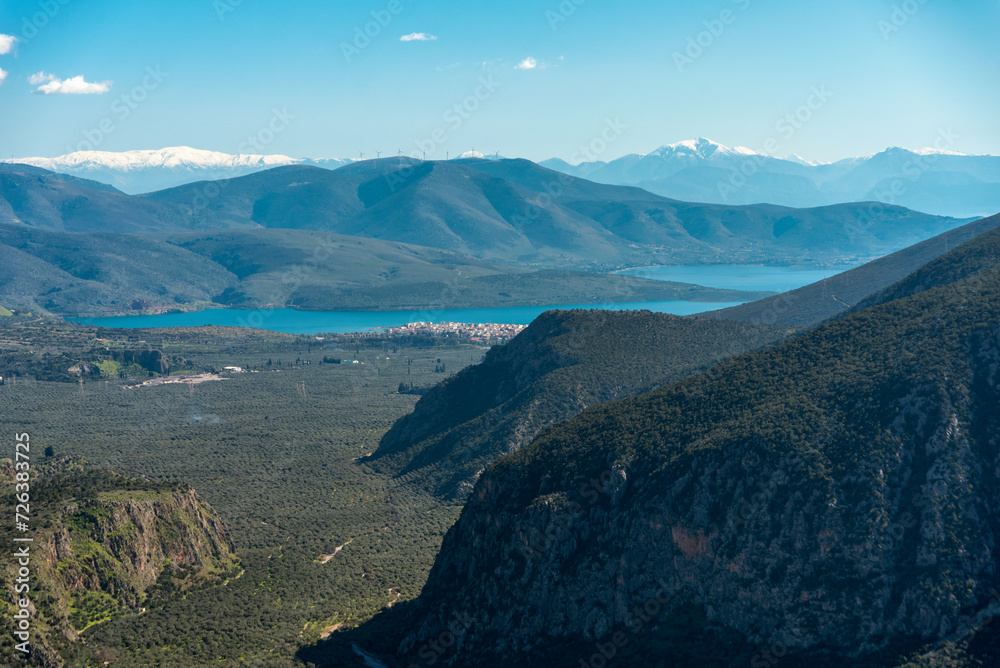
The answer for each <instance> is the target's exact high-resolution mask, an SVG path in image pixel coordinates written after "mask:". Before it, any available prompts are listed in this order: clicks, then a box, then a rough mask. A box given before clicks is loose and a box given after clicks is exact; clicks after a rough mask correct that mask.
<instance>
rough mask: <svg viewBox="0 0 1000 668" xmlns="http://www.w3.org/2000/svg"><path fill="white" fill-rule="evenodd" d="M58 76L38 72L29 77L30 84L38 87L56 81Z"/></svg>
mask: <svg viewBox="0 0 1000 668" xmlns="http://www.w3.org/2000/svg"><path fill="white" fill-rule="evenodd" d="M55 78H56V75H54V74H46V73H45V72H36V73H35V74H32V75H31V76H30V77H28V83H30V84H31V85H32V86H38V85H41V84H43V83H46V82H49V81H55Z"/></svg>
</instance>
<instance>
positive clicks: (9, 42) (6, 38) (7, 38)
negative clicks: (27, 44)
mask: <svg viewBox="0 0 1000 668" xmlns="http://www.w3.org/2000/svg"><path fill="white" fill-rule="evenodd" d="M16 41H17V38H16V37H14V36H13V35H0V56H2V55H4V54H5V53H10V52H11V51H13V50H14V42H16Z"/></svg>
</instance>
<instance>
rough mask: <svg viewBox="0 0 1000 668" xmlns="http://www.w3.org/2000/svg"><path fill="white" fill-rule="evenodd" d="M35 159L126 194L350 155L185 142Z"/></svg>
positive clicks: (331, 164)
mask: <svg viewBox="0 0 1000 668" xmlns="http://www.w3.org/2000/svg"><path fill="white" fill-rule="evenodd" d="M16 162H17V163H20V164H25V165H33V166H35V167H41V168H43V169H47V170H50V171H53V172H59V173H61V174H70V175H73V176H79V177H82V178H86V179H92V180H95V181H100V182H102V183H106V184H108V185H112V186H114V187H115V188H117V189H118V190H121V191H122V192H125V193H128V194H130V195H137V194H140V193H147V192H153V191H154V190H163V189H165V188H173V187H175V186H179V185H184V184H186V183H194V182H195V181H214V180H217V179H230V178H234V177H237V176H245V175H246V174H253V173H254V172H259V171H261V170H265V169H270V168H272V167H280V166H282V165H312V166H314V167H324V168H326V169H337V168H338V167H343V166H344V165H347V164H350V163H351V162H353V161H352V160H347V159H343V160H340V159H336V158H321V159H317V160H312V159H308V158H291V157H289V156H287V155H230V154H228V153H220V152H218V151H203V150H200V149H195V148H188V147H187V146H174V147H169V148H163V149H157V150H148V151H147V150H140V151H123V152H120V153H115V152H112V151H77V152H76V153H69V154H67V155H62V156H59V157H57V158H21V159H19V160H17V161H16Z"/></svg>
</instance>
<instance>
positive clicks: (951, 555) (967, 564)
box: [395, 233, 1000, 667]
mask: <svg viewBox="0 0 1000 668" xmlns="http://www.w3.org/2000/svg"><path fill="white" fill-rule="evenodd" d="M980 242H981V243H987V244H990V245H993V246H994V247H1000V234H997V233H993V235H992V236H990V237H984V238H983V239H981V240H980ZM980 251H981V246H976V245H970V246H963V247H960V248H959V249H956V250H955V251H953V252H952V254H950V261H951V262H953V263H962V262H964V261H965V260H966V259H967V258H968V257H969V255H970V254H977V253H978V254H980V255H979V256H980V257H982V254H981V253H980ZM936 275H937V276H938V279H937V280H924V281H921V282H920V289H919V290H908V291H903V293H905V294H906V295H907V296H903V297H901V298H898V299H888V300H887V301H885V302H884V303H881V304H878V305H874V306H871V307H870V308H867V309H865V310H862V311H859V312H857V313H854V314H852V315H850V316H847V317H844V318H842V319H840V320H837V321H835V322H832V323H828V324H826V325H824V326H821V327H819V328H818V329H816V330H814V331H812V332H810V333H809V334H807V335H804V336H802V337H799V338H796V339H793V340H791V341H788V342H786V343H783V344H780V345H777V346H775V347H773V348H770V349H767V350H764V351H761V352H758V353H753V354H749V355H743V356H740V357H736V358H733V359H730V360H727V361H724V362H721V363H720V364H718V365H716V366H715V367H714V368H713V369H711V370H709V371H708V372H706V373H703V374H699V375H697V376H694V377H691V378H689V379H687V380H685V381H682V382H680V383H677V384H675V385H671V386H669V387H665V388H663V389H660V390H657V391H654V392H651V393H648V394H644V395H642V396H639V397H636V398H632V399H627V400H624V401H619V402H614V403H611V404H605V405H602V406H598V407H595V408H591V409H588V410H586V411H584V412H583V413H582V414H581V415H579V416H578V417H576V418H575V419H573V420H571V421H569V422H567V423H565V424H563V425H560V426H558V427H555V428H554V429H552V430H550V431H548V432H546V433H544V434H543V435H541V436H540V437H539V438H537V439H536V440H535V441H534V442H533V443H532V444H531V445H530V446H528V447H526V448H524V449H522V450H520V451H519V452H517V453H515V454H513V455H510V456H508V457H504V458H502V459H501V460H500V461H499V462H497V463H496V464H495V465H494V466H492V467H490V468H489V469H488V470H487V471H486V472H485V473H484V474H483V475H482V477H481V478H480V479H479V481H478V483H477V484H476V486H475V489H474V491H473V493H472V495H471V496H470V497H469V501H468V504H467V505H466V507H465V509H464V511H463V513H462V516H461V518H460V520H459V521H458V523H457V524H456V525H455V527H454V528H453V529H452V530H451V531H450V532H449V534H448V535H447V537H446V539H445V541H444V544H443V546H442V550H441V553H440V556H439V558H438V560H437V562H436V564H435V566H434V569H433V571H432V573H431V576H430V578H429V581H428V583H427V586H426V588H425V590H424V592H423V594H422V595H421V597H420V598H419V599H418V600H417V602H416V604H415V605H414V606H413V607H412V609H411V610H410V611H409V612H408V615H409V616H408V618H407V619H406V620H405V624H406V626H405V627H404V630H400V631H398V632H397V634H396V635H395V640H396V641H398V645H397V646H396V648H395V655H396V656H395V659H396V660H398V661H401V662H404V665H407V664H408V663H409V662H413V663H417V664H421V662H424V664H425V663H426V660H427V657H430V656H433V657H434V658H435V660H436V661H440V662H441V663H445V664H446V665H452V666H473V665H486V664H490V663H493V664H496V665H499V662H516V663H517V664H518V665H528V666H533V665H538V666H542V665H544V666H547V667H553V666H563V665H565V666H580V665H585V666H586V665H591V666H596V665H607V664H608V663H609V662H610V660H611V659H616V660H619V661H621V662H622V663H621V665H678V666H689V665H690V666H696V665H697V666H704V665H720V666H721V665H742V666H745V665H747V664H748V663H749V664H750V665H752V666H772V665H783V666H798V665H812V666H816V665H852V666H895V665H902V664H904V663H906V662H907V661H908V660H909V661H910V663H907V665H913V666H916V665H962V666H973V665H984V666H985V665H998V664H997V661H1000V651H998V649H997V647H998V644H1000V643H998V640H997V639H998V634H997V630H998V629H997V624H996V622H994V623H993V624H991V623H990V622H991V621H992V620H993V618H994V616H996V615H997V614H1000V594H998V592H1000V572H998V565H1000V411H998V409H997V407H998V406H1000V324H998V323H1000V269H998V268H997V267H996V265H995V263H994V264H993V265H992V266H989V264H988V263H985V264H983V265H982V266H980V268H979V270H978V271H977V272H974V273H973V274H971V275H969V274H965V275H964V277H961V276H962V274H961V272H960V273H958V274H954V273H948V272H938V273H937V274H936ZM456 613H458V614H461V615H462V616H463V617H462V620H463V621H462V623H461V624H459V625H456V623H455V619H456ZM421 665H423V664H421Z"/></svg>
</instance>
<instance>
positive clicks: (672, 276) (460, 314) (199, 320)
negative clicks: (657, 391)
mask: <svg viewBox="0 0 1000 668" xmlns="http://www.w3.org/2000/svg"><path fill="white" fill-rule="evenodd" d="M842 271H845V269H844V268H839V269H800V268H796V267H755V266H740V265H705V266H697V267H641V268H638V269H628V270H626V271H622V272H620V273H622V274H626V275H629V276H641V277H643V278H652V279H656V280H661V281H678V282H681V283H694V284H695V285H703V286H705V287H709V288H724V289H735V290H752V291H768V292H786V291H788V290H794V289H795V288H799V287H802V286H803V285H807V284H809V283H813V282H815V281H820V280H822V279H824V278H829V277H830V276H835V275H836V274H839V273H840V272H842ZM740 303H742V302H725V303H723V302H685V301H659V302H624V303H614V304H559V305H553V306H524V307H509V308H470V309H431V310H423V311H378V312H373V311H293V310H291V309H273V310H257V311H248V310H242V309H214V310H208V311H198V312H195V313H170V314H165V315H138V316H121V317H117V318H81V319H77V320H76V322H82V323H87V324H91V325H101V326H103V327H123V328H130V329H134V328H139V327H141V328H147V327H198V326H201V325H222V326H231V327H254V328H257V329H271V330H274V331H278V332H287V333H289V334H319V333H330V334H343V333H346V332H367V331H369V330H372V329H377V328H379V327H398V326H400V325H405V324H407V323H410V322H442V321H447V322H496V323H504V324H511V325H527V324H529V323H530V322H531V321H532V320H534V319H535V318H537V317H538V316H539V315H540V314H542V313H544V312H545V311H548V310H550V309H602V310H606V311H626V310H639V309H648V310H650V311H655V312H657V313H672V314H674V315H691V314H693V313H704V312H705V311H714V310H716V309H721V308H726V307H729V306H736V305H737V304H740Z"/></svg>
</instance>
